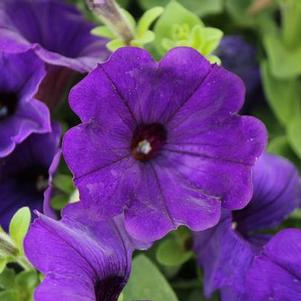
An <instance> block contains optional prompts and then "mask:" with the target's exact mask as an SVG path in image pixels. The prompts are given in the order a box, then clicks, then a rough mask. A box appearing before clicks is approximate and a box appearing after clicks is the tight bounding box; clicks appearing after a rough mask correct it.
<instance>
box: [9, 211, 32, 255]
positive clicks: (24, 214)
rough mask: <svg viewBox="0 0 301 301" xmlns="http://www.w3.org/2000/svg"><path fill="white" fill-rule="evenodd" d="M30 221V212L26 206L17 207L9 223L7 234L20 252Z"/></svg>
mask: <svg viewBox="0 0 301 301" xmlns="http://www.w3.org/2000/svg"><path fill="white" fill-rule="evenodd" d="M30 222H31V212H30V210H29V208H28V207H23V208H21V209H19V210H18V211H17V212H16V213H15V215H14V216H13V218H12V220H11V222H10V225H9V234H10V236H11V238H12V239H13V240H14V241H15V243H16V245H17V247H18V249H19V250H20V252H21V254H22V253H23V240H24V237H25V235H26V233H27V231H28V228H29V225H30Z"/></svg>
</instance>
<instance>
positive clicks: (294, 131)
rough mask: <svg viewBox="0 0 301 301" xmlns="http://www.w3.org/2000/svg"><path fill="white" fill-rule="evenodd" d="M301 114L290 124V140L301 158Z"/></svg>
mask: <svg viewBox="0 0 301 301" xmlns="http://www.w3.org/2000/svg"><path fill="white" fill-rule="evenodd" d="M300 133H301V116H298V117H295V118H294V119H293V120H292V121H291V122H290V123H289V126H288V140H289V142H290V144H291V146H292V148H293V150H294V151H295V152H296V154H297V155H298V157H299V158H301V134H300Z"/></svg>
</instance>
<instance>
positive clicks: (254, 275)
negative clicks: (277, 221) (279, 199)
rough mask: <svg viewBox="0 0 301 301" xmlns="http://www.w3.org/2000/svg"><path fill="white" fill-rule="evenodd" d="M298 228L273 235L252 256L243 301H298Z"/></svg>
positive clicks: (300, 256)
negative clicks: (259, 251)
mask: <svg viewBox="0 0 301 301" xmlns="http://www.w3.org/2000/svg"><path fill="white" fill-rule="evenodd" d="M300 268H301V231H300V229H298V230H297V229H285V230H282V231H281V232H279V233H278V234H276V235H275V236H274V237H273V238H272V239H271V240H270V241H269V242H268V243H267V244H266V245H265V246H264V248H263V250H262V252H261V253H260V254H259V255H258V256H256V257H255V259H254V261H253V263H252V266H251V268H250V271H249V272H248V277H247V281H246V294H245V296H244V299H243V300H245V301H266V300H268V301H284V300H285V301H299V300H301V269H300Z"/></svg>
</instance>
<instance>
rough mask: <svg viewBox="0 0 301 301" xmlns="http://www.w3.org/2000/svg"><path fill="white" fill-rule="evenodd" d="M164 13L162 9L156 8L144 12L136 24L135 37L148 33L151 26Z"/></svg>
mask: <svg viewBox="0 0 301 301" xmlns="http://www.w3.org/2000/svg"><path fill="white" fill-rule="evenodd" d="M163 11H164V8H163V7H160V6H157V7H154V8H152V9H150V10H148V11H146V12H145V13H144V14H143V16H142V17H141V19H140V20H139V22H138V25H137V28H136V34H137V37H140V36H142V35H143V34H144V33H145V32H147V31H148V29H149V28H150V26H151V24H152V23H153V22H154V21H155V20H156V19H157V18H158V17H159V16H160V15H162V13H163Z"/></svg>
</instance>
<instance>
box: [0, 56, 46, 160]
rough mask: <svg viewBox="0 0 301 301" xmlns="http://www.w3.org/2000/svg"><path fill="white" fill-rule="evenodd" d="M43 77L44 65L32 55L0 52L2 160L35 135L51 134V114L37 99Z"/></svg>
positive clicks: (0, 156)
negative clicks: (30, 136) (36, 95)
mask: <svg viewBox="0 0 301 301" xmlns="http://www.w3.org/2000/svg"><path fill="white" fill-rule="evenodd" d="M44 76H45V70H44V64H43V62H41V61H40V60H39V59H38V57H37V56H36V55H35V54H34V53H33V52H32V51H28V52H26V53H22V54H7V53H3V52H0V158H3V157H5V156H8V155H9V154H10V153H11V152H12V151H13V150H14V148H15V147H16V145H18V144H20V143H21V142H23V141H24V140H25V139H26V138H27V137H28V136H29V135H31V134H32V133H46V132H49V131H50V129H51V125H50V116H49V111H48V109H47V107H46V106H45V104H43V103H42V102H40V101H38V100H36V99H35V98H34V96H35V94H36V93H37V91H38V87H39V85H40V83H41V81H42V80H43V78H44Z"/></svg>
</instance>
